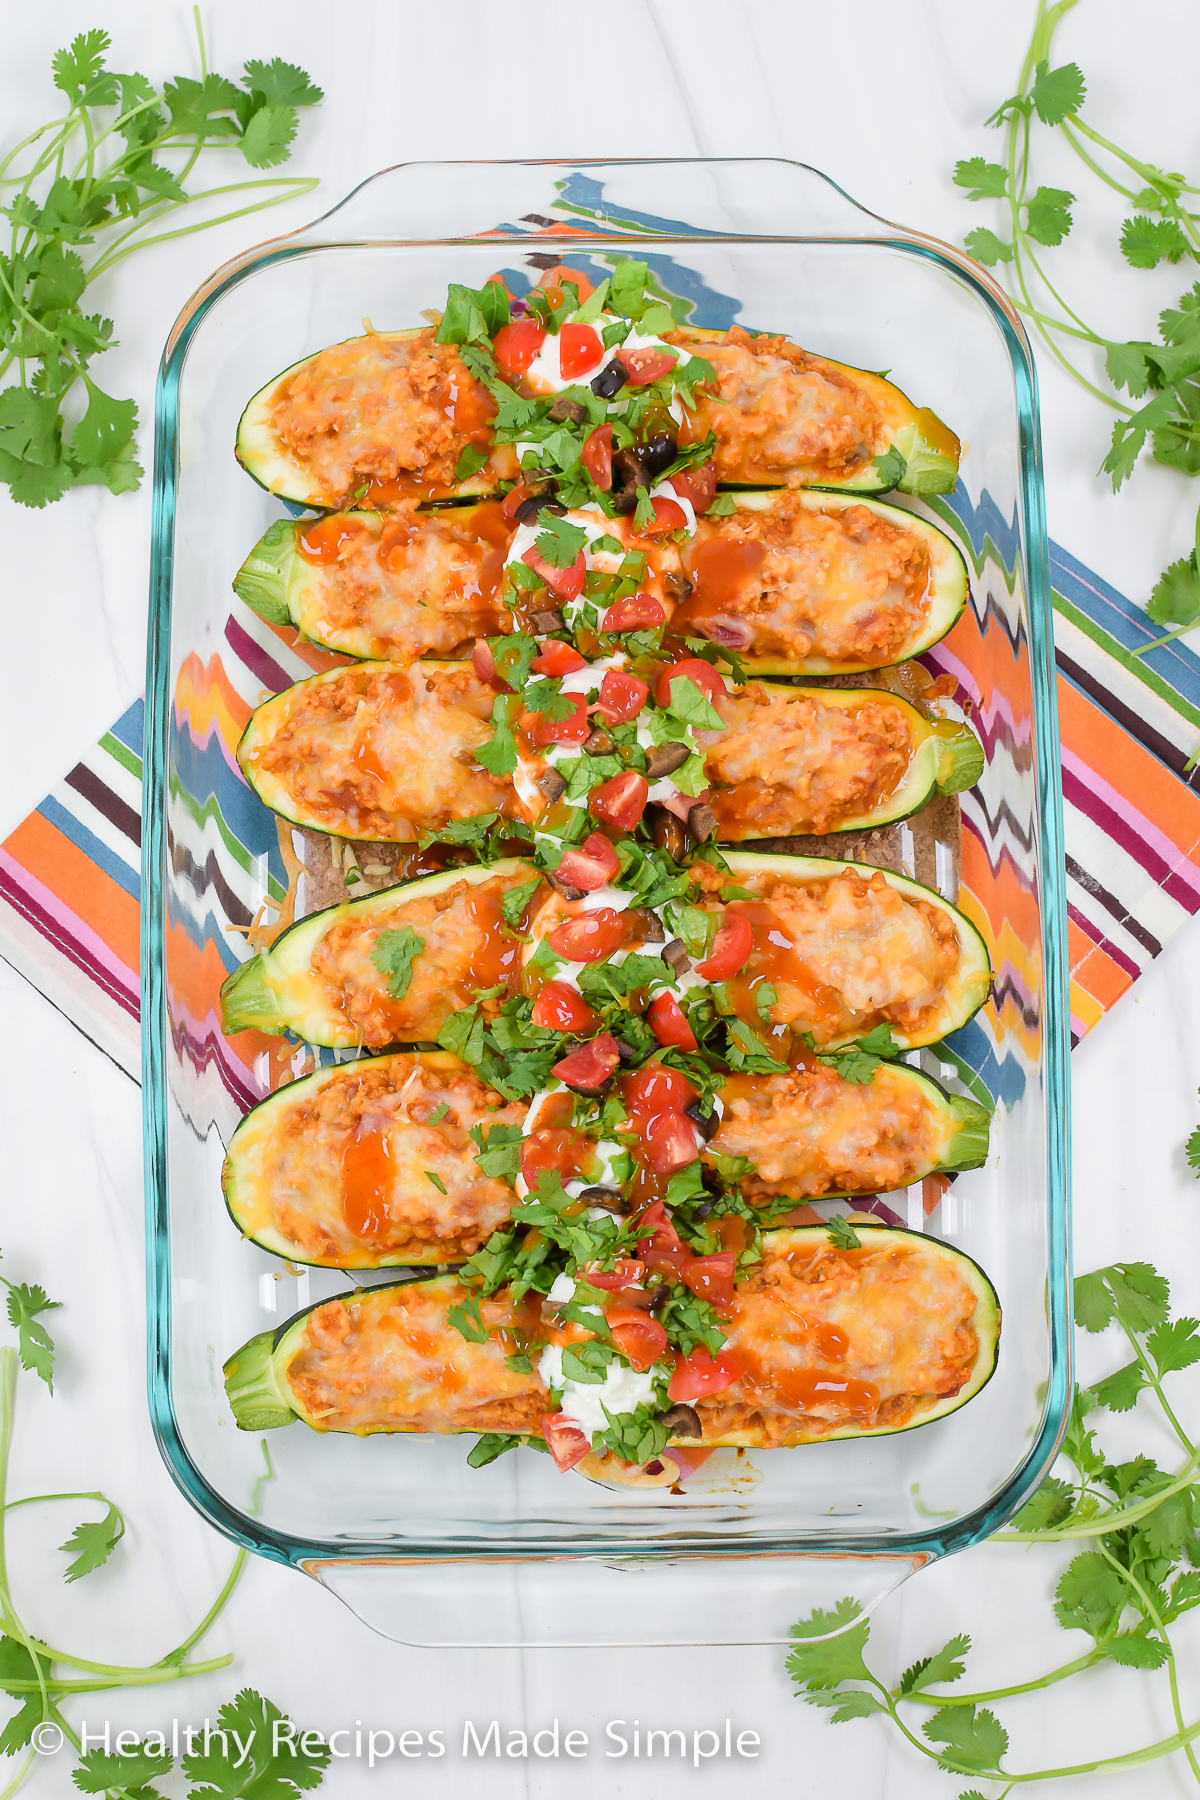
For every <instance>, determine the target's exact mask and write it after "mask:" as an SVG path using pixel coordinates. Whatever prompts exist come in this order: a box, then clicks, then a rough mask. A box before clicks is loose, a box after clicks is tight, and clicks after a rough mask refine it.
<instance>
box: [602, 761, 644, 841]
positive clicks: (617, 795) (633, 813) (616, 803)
mask: <svg viewBox="0 0 1200 1800" xmlns="http://www.w3.org/2000/svg"><path fill="white" fill-rule="evenodd" d="M649 793H650V783H649V782H648V781H647V780H646V777H645V776H644V775H639V774H638V772H637V770H636V769H626V770H625V772H624V774H623V775H613V776H611V777H610V778H609V780H608V781H605V782H602V783H601V784H600V786H599V787H596V788H593V789H592V791H591V793H590V794H589V795H588V811H589V812H590V813H591V814H592V816H593V818H597V819H603V820H604V822H605V824H606V825H619V826H620V828H621V830H622V831H632V830H633V828H634V826H635V825H636V824H637V822H638V820H639V819H640V818H641V816H642V814H643V813H644V812H645V810H646V800H647V798H648V796H649Z"/></svg>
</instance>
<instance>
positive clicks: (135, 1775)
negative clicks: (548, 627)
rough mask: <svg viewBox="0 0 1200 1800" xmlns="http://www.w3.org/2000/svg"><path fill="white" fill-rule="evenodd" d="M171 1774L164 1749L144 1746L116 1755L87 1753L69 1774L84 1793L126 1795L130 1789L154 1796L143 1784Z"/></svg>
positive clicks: (168, 1759)
mask: <svg viewBox="0 0 1200 1800" xmlns="http://www.w3.org/2000/svg"><path fill="white" fill-rule="evenodd" d="M170 1773H171V1755H170V1752H169V1751H167V1750H148V1749H147V1748H146V1746H145V1744H141V1745H139V1747H138V1748H137V1749H136V1750H130V1751H129V1752H127V1753H124V1754H122V1755H120V1756H117V1755H110V1754H107V1753H106V1752H105V1751H103V1750H89V1751H88V1752H87V1754H86V1755H84V1756H81V1757H80V1758H79V1764H78V1767H77V1768H76V1769H75V1770H74V1771H73V1779H74V1782H75V1786H76V1787H77V1788H79V1790H80V1791H81V1792H82V1793H84V1794H106V1793H108V1792H109V1790H110V1789H115V1790H116V1792H117V1793H119V1794H126V1793H128V1792H129V1790H130V1789H134V1790H137V1791H138V1792H140V1793H146V1794H155V1793H157V1791H158V1790H157V1789H156V1788H151V1787H147V1786H146V1785H145V1784H146V1783H147V1782H150V1781H153V1780H155V1779H157V1777H159V1776H161V1775H169V1774H170Z"/></svg>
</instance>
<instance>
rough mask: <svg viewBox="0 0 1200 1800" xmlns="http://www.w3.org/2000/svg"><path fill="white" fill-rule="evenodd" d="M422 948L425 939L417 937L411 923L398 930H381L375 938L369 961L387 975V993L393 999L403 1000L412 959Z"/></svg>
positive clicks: (410, 972) (408, 980) (410, 980)
mask: <svg viewBox="0 0 1200 1800" xmlns="http://www.w3.org/2000/svg"><path fill="white" fill-rule="evenodd" d="M424 948H425V939H424V938H422V937H418V936H417V934H416V932H415V931H414V930H413V928H412V926H411V925H403V926H401V928H400V930H399V931H381V932H380V934H379V936H378V937H377V938H376V939H375V947H374V949H373V950H372V951H371V961H372V962H373V963H374V964H375V967H376V968H377V969H378V970H379V971H380V973H381V974H383V975H386V976H387V977H388V993H389V994H390V995H391V996H392V999H393V1000H403V998H404V996H405V994H407V992H408V990H409V986H410V984H411V982H412V966H413V961H414V959H415V958H416V957H418V956H419V955H420V954H421V952H422V950H423V949H424Z"/></svg>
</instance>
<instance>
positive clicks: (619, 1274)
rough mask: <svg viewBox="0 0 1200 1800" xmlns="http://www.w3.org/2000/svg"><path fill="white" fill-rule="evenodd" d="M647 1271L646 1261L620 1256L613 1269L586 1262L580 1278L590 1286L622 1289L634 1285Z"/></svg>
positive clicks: (580, 1272)
mask: <svg viewBox="0 0 1200 1800" xmlns="http://www.w3.org/2000/svg"><path fill="white" fill-rule="evenodd" d="M645 1273H646V1265H645V1263H643V1262H639V1261H637V1259H636V1258H635V1257H632V1256H618V1257H617V1259H616V1261H615V1262H614V1263H613V1266H612V1268H611V1269H600V1268H597V1267H596V1266H595V1264H593V1263H584V1264H583V1265H582V1267H581V1268H580V1270H579V1279H580V1281H586V1282H587V1284H588V1286H589V1287H594V1288H610V1289H620V1288H627V1287H633V1286H634V1284H635V1283H636V1282H639V1281H640V1280H641V1279H642V1276H643V1275H644V1274H645Z"/></svg>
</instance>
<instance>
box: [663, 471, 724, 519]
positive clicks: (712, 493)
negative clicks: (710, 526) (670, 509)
mask: <svg viewBox="0 0 1200 1800" xmlns="http://www.w3.org/2000/svg"><path fill="white" fill-rule="evenodd" d="M667 481H668V483H669V484H670V486H671V487H673V488H674V489H675V492H676V493H677V494H678V495H679V496H680V498H681V499H683V500H690V501H691V503H692V511H693V512H698V513H702V512H707V511H708V509H709V507H710V506H711V505H712V503H713V500H714V499H715V497H716V492H717V465H716V463H711V462H706V463H701V464H700V465H699V467H698V468H691V469H681V470H680V471H679V473H678V475H668V476H667Z"/></svg>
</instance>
